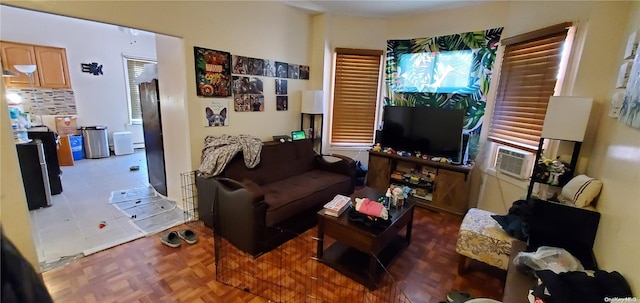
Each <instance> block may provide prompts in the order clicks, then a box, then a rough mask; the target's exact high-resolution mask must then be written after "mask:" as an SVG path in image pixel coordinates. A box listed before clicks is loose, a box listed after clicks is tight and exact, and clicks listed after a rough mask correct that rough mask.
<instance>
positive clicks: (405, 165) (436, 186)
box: [367, 150, 473, 215]
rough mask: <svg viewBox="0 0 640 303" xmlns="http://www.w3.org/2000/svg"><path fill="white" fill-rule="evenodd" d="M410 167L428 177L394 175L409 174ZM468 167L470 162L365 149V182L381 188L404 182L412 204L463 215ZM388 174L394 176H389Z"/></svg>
mask: <svg viewBox="0 0 640 303" xmlns="http://www.w3.org/2000/svg"><path fill="white" fill-rule="evenodd" d="M410 170H412V171H413V174H417V175H423V176H424V175H427V176H429V178H426V179H429V180H426V181H425V182H423V181H420V182H418V183H412V182H409V181H406V180H405V179H404V178H403V179H399V178H397V175H398V174H399V172H400V173H404V174H409V175H411V174H412V172H411V171H410ZM472 170H473V165H453V164H449V163H443V162H436V161H431V160H425V159H422V158H418V157H402V156H398V155H396V154H388V153H383V152H375V151H372V150H371V151H369V167H368V173H367V186H369V187H373V188H377V189H379V190H382V191H384V190H386V189H387V188H389V186H393V185H399V186H408V187H410V188H412V189H413V194H410V195H409V198H408V199H409V200H410V201H411V202H413V203H415V204H416V205H418V206H421V207H425V208H430V209H434V210H437V211H445V212H449V213H453V214H457V215H464V214H465V212H466V211H467V209H468V208H469V187H470V184H471V178H470V173H471V171H472ZM404 174H403V175H404ZM392 175H395V176H396V177H395V178H392V177H391V176H392ZM416 192H419V193H420V194H416Z"/></svg>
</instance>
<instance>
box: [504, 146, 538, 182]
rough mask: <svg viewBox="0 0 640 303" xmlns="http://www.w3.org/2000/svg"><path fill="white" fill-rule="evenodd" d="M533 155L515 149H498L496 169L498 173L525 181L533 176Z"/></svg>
mask: <svg viewBox="0 0 640 303" xmlns="http://www.w3.org/2000/svg"><path fill="white" fill-rule="evenodd" d="M533 158H534V157H533V154H532V153H530V152H526V151H521V150H517V149H515V148H510V147H504V146H500V147H498V154H497V156H496V164H495V168H496V170H497V171H498V172H501V173H503V174H507V175H509V176H512V177H516V178H518V179H521V180H524V179H527V178H529V176H530V175H531V168H532V166H533V164H532V161H533Z"/></svg>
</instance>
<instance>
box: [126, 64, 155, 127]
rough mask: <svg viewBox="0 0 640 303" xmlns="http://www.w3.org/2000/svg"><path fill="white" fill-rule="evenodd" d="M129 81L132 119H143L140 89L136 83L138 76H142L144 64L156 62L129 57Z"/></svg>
mask: <svg viewBox="0 0 640 303" xmlns="http://www.w3.org/2000/svg"><path fill="white" fill-rule="evenodd" d="M126 60H127V81H128V83H129V108H130V113H131V120H142V107H141V104H140V90H139V89H138V86H137V85H136V84H135V83H134V81H135V79H136V77H138V76H140V74H141V73H142V70H144V65H145V64H149V63H155V62H151V61H143V60H135V59H129V58H127V59H126Z"/></svg>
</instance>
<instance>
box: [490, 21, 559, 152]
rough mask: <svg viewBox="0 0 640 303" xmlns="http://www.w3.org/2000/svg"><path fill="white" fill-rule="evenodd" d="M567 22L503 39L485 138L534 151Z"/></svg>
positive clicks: (555, 76)
mask: <svg viewBox="0 0 640 303" xmlns="http://www.w3.org/2000/svg"><path fill="white" fill-rule="evenodd" d="M570 26H571V23H562V24H558V25H555V26H551V27H548V28H544V29H541V30H537V31H534V32H531V33H527V34H523V35H519V36H515V37H512V38H507V39H504V40H503V41H502V44H503V45H505V50H504V56H503V61H502V68H501V71H500V81H499V84H498V91H497V94H496V103H495V108H494V111H493V116H492V119H491V128H490V129H489V140H491V141H494V142H498V143H501V144H505V145H510V146H513V147H517V148H521V149H524V150H528V151H532V152H535V151H536V150H537V149H538V143H539V141H540V134H541V133H542V124H543V123H544V117H545V114H546V111H547V104H548V103H549V97H551V96H553V95H554V90H555V86H556V80H557V75H558V70H559V68H560V62H561V59H562V48H563V45H564V42H565V39H566V37H567V30H568V28H569V27H570Z"/></svg>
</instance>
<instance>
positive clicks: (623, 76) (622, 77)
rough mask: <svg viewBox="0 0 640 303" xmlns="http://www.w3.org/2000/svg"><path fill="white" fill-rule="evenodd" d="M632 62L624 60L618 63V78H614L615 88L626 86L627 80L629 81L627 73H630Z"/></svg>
mask: <svg viewBox="0 0 640 303" xmlns="http://www.w3.org/2000/svg"><path fill="white" fill-rule="evenodd" d="M632 66H633V62H625V63H622V65H620V71H618V79H617V80H616V88H626V87H627V82H629V75H631V67H632Z"/></svg>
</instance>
